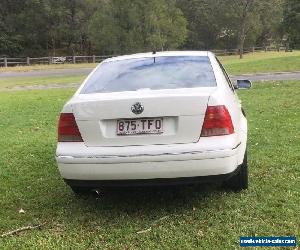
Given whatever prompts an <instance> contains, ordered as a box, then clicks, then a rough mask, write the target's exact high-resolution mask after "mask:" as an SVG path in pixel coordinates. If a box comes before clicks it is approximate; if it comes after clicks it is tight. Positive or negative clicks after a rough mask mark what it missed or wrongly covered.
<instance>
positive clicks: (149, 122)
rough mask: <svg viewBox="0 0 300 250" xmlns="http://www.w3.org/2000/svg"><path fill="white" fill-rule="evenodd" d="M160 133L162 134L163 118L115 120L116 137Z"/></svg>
mask: <svg viewBox="0 0 300 250" xmlns="http://www.w3.org/2000/svg"><path fill="white" fill-rule="evenodd" d="M161 133H163V118H144V119H123V120H117V135H139V134H161Z"/></svg>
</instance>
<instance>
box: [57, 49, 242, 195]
mask: <svg viewBox="0 0 300 250" xmlns="http://www.w3.org/2000/svg"><path fill="white" fill-rule="evenodd" d="M246 141H247V121H246V118H245V116H244V115H243V113H242V111H241V106H240V102H239V99H238V98H237V96H236V94H235V92H234V88H233V86H232V85H231V83H230V81H229V80H228V79H227V75H226V73H225V72H224V70H223V69H222V66H221V65H220V64H219V63H218V61H217V60H216V58H215V56H214V55H213V54H212V53H209V52H161V53H156V54H152V53H146V54H136V55H131V56H122V57H116V58H112V59H108V60H106V61H104V62H103V63H101V64H100V65H99V66H98V67H97V68H96V69H95V70H94V71H93V72H92V73H91V74H90V75H89V77H88V78H87V79H86V81H85V82H84V83H83V85H82V86H81V87H80V88H79V90H78V91H77V92H76V93H75V95H74V96H73V97H72V98H71V100H70V101H69V102H67V103H66V105H65V106H64V108H63V110H62V112H61V115H60V121H59V128H58V145H57V152H56V159H57V163H58V167H59V170H60V173H61V175H62V177H63V178H64V180H65V181H66V183H67V184H69V185H70V186H71V187H72V188H73V190H74V191H80V190H82V189H83V188H97V187H101V186H115V185H144V184H156V183H158V184H161V183H180V182H184V183H187V182H198V181H225V182H226V183H228V184H229V186H232V187H234V188H235V189H243V188H246V187H247V179H246V177H247V176H246V175H247V171H246V170H247V169H246V167H245V168H243V166H244V165H246V162H245V161H246V159H245V157H244V156H245V152H246ZM230 183H231V184H230Z"/></svg>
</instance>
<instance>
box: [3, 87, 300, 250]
mask: <svg viewBox="0 0 300 250" xmlns="http://www.w3.org/2000/svg"><path fill="white" fill-rule="evenodd" d="M73 91H74V90H71V89H65V90H49V91H18V92H2V93H1V92H0V107H1V109H0V121H1V122H0V138H2V139H1V147H0V183H1V185H0V208H1V209H0V234H2V233H4V232H7V231H10V230H13V229H16V228H19V227H22V226H27V225H35V224H37V223H46V224H45V225H44V226H43V227H42V228H41V229H40V230H39V229H35V230H30V231H24V232H22V233H20V234H19V235H14V236H11V237H5V238H0V246H1V249H195V248H197V249H235V248H238V244H239V243H238V242H239V237H240V236H254V235H256V236H284V235H296V236H297V237H300V232H299V227H300V226H299V225H300V216H299V204H300V193H299V190H300V184H299V183H300V152H299V142H300V134H299V126H300V118H299V117H300V111H299V106H300V99H299V95H300V81H290V82H269V83H264V84H254V88H253V89H251V90H245V91H240V92H239V95H240V97H241V99H242V101H243V105H244V107H245V109H246V111H247V114H248V122H249V144H248V153H249V155H248V156H249V166H250V188H249V190H247V191H243V192H241V193H233V192H226V191H224V190H223V189H221V188H218V187H215V186H214V185H211V186H202V185H201V186H198V187H180V188H178V190H172V189H171V190H170V189H166V188H161V189H153V190H151V189H136V190H131V191H126V190H117V191H111V192H106V193H104V194H103V195H102V196H100V197H96V196H93V195H91V196H87V197H76V196H75V195H74V194H73V193H72V192H71V190H70V189H69V188H68V187H67V186H66V185H65V184H64V182H63V181H62V179H61V178H60V176H59V173H58V170H57V167H56V164H55V159H54V155H55V145H56V124H57V117H58V113H59V111H60V109H61V108H62V105H63V104H64V103H65V101H66V100H67V99H68V98H69V97H70V96H71V95H72V93H73ZM20 208H23V209H24V210H25V214H19V213H18V210H19V209H20ZM149 228H151V230H150V231H147V232H145V233H141V234H138V233H137V232H138V231H141V230H145V229H149ZM259 249H261V248H259ZM267 249H268V248H267Z"/></svg>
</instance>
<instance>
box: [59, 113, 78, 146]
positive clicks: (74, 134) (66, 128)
mask: <svg viewBox="0 0 300 250" xmlns="http://www.w3.org/2000/svg"><path fill="white" fill-rule="evenodd" d="M58 141H59V142H82V141H83V140H82V137H81V134H80V131H79V129H78V126H77V123H76V121H75V117H74V115H73V114H72V113H61V114H60V117H59V122H58Z"/></svg>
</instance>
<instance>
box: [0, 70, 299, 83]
mask: <svg viewBox="0 0 300 250" xmlns="http://www.w3.org/2000/svg"><path fill="white" fill-rule="evenodd" d="M92 70H93V68H73V69H50V70H32V71H27V72H0V79H1V78H14V77H36V76H37V77H43V76H44V77H47V76H72V75H87V74H89V73H90V72H91V71H92ZM231 78H232V79H233V80H236V79H249V80H251V81H270V80H300V71H299V72H281V73H258V74H244V75H234V76H231Z"/></svg>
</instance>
